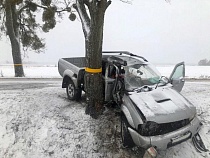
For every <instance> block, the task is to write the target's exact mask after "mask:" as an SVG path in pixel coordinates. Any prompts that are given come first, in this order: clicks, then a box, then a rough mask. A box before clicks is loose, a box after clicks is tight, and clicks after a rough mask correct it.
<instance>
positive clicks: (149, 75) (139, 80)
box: [124, 64, 161, 90]
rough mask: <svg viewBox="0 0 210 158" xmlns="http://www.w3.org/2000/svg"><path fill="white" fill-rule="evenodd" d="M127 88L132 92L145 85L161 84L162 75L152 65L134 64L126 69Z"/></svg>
mask: <svg viewBox="0 0 210 158" xmlns="http://www.w3.org/2000/svg"><path fill="white" fill-rule="evenodd" d="M124 70H125V78H124V79H125V88H126V89H127V90H132V89H135V88H139V87H142V86H144V85H154V84H157V83H158V82H159V79H160V76H161V75H160V73H159V72H158V70H157V69H156V68H155V67H154V66H153V65H150V64H134V65H129V66H125V67H124Z"/></svg>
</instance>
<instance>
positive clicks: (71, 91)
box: [66, 80, 82, 101]
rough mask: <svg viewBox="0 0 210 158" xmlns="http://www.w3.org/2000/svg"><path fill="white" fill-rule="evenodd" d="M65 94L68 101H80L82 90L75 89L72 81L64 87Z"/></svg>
mask: <svg viewBox="0 0 210 158" xmlns="http://www.w3.org/2000/svg"><path fill="white" fill-rule="evenodd" d="M66 93H67V97H68V99H69V100H76V101H78V100H80V99H81V95H82V90H81V89H80V88H79V89H76V87H75V85H74V83H73V81H72V80H69V82H68V84H67V87H66Z"/></svg>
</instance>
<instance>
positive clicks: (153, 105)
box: [129, 87, 196, 123]
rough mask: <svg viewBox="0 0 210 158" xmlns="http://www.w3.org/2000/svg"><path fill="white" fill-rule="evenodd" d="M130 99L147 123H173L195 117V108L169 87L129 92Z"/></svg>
mask: <svg viewBox="0 0 210 158" xmlns="http://www.w3.org/2000/svg"><path fill="white" fill-rule="evenodd" d="M129 94H130V95H129V97H130V99H131V100H132V101H133V102H134V103H135V104H136V106H137V107H138V108H139V109H140V110H141V112H142V113H143V114H144V116H145V118H146V120H147V121H154V122H157V123H167V122H175V121H179V120H183V119H187V118H190V117H192V116H194V115H195V113H196V108H195V106H194V105H192V104H191V103H190V102H189V101H188V100H187V99H186V98H185V97H183V96H182V95H181V94H180V93H178V92H177V91H176V90H174V89H172V88H171V87H158V88H157V89H154V90H152V91H148V92H139V93H137V92H130V93H129Z"/></svg>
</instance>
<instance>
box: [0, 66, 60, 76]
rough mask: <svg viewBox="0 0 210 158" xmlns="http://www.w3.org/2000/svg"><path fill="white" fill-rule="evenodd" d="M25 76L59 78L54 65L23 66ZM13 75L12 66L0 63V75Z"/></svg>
mask: <svg viewBox="0 0 210 158" xmlns="http://www.w3.org/2000/svg"><path fill="white" fill-rule="evenodd" d="M24 73H25V76H26V77H27V78H61V76H60V74H59V73H58V67H57V66H56V65H45V66H30V65H29V66H24ZM2 76H3V77H14V68H13V66H7V65H0V77H2Z"/></svg>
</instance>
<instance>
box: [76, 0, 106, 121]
mask: <svg viewBox="0 0 210 158" xmlns="http://www.w3.org/2000/svg"><path fill="white" fill-rule="evenodd" d="M84 1H85V0H84ZM84 1H83V0H78V1H77V8H76V9H77V12H78V13H79V16H80V19H81V21H82V26H83V32H84V36H85V49H86V55H85V56H86V67H87V68H90V69H93V70H94V69H101V67H102V43H103V26H104V15H105V11H106V8H107V7H108V5H109V4H110V2H108V1H107V0H101V1H95V0H93V1H92V2H88V1H85V2H86V5H87V6H88V10H89V15H88V14H87V12H86V8H85V5H84ZM89 16H90V17H89ZM85 91H86V100H87V107H86V114H90V116H91V117H93V118H97V117H98V116H99V115H100V114H101V112H102V109H103V100H104V96H103V83H102V72H98V73H91V72H88V71H86V73H85Z"/></svg>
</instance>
